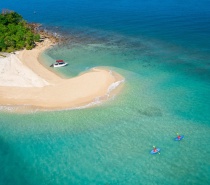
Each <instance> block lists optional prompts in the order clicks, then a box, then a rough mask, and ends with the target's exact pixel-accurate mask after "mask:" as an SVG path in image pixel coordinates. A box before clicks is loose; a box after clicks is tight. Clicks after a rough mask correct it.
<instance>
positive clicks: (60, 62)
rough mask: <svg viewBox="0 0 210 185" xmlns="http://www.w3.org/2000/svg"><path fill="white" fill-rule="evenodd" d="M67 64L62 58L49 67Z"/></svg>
mask: <svg viewBox="0 0 210 185" xmlns="http://www.w3.org/2000/svg"><path fill="white" fill-rule="evenodd" d="M66 65H68V63H66V62H64V61H63V60H56V63H55V64H52V65H51V66H50V67H63V66H66Z"/></svg>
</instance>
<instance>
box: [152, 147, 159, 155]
mask: <svg viewBox="0 0 210 185" xmlns="http://www.w3.org/2000/svg"><path fill="white" fill-rule="evenodd" d="M158 152H160V148H156V152H154V150H151V152H150V153H151V154H157V153H158Z"/></svg>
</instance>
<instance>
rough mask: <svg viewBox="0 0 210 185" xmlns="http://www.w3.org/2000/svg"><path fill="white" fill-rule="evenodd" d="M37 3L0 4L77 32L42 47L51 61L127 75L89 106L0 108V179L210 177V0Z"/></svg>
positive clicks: (199, 180)
mask: <svg viewBox="0 0 210 185" xmlns="http://www.w3.org/2000/svg"><path fill="white" fill-rule="evenodd" d="M27 2H28V1H27ZM44 2H45V1H44ZM30 3H32V5H33V6H30V7H29V6H28V5H27V3H23V4H22V5H21V6H20V5H17V4H15V3H14V0H13V1H11V2H3V4H1V5H0V7H8V8H9V9H14V10H16V11H18V12H19V13H21V14H22V15H23V16H24V17H25V18H26V19H27V20H28V21H35V22H41V23H43V26H45V27H46V28H48V29H51V30H53V31H56V32H58V33H59V34H62V35H65V36H67V37H68V38H71V39H69V40H67V41H66V43H65V44H64V45H59V46H57V47H54V48H52V49H50V50H48V51H46V52H45V53H44V54H43V55H42V56H41V59H42V60H43V64H44V65H45V66H46V67H49V65H50V64H51V63H52V62H54V60H55V59H64V60H65V61H67V62H68V63H69V65H68V66H67V67H65V68H59V69H51V70H56V72H58V73H59V74H61V75H62V76H65V77H74V76H77V75H78V74H80V73H82V72H84V71H86V70H89V69H90V68H93V67H97V66H104V67H108V68H109V69H110V70H114V71H116V72H118V73H120V74H121V75H122V76H124V77H125V81H124V87H123V89H122V92H121V93H120V94H119V95H117V96H115V97H113V98H112V99H110V100H109V101H107V102H105V103H103V104H98V105H96V106H95V107H92V108H88V109H77V110H65V111H56V112H40V111H35V112H33V113H26V114H17V113H12V112H11V111H8V112H2V111H1V112H0V164H1V168H0V172H1V173H0V184H4V185H7V184H17V185H18V184H34V185H35V184H36V185H37V184H40V185H41V184H49V185H54V184H59V185H61V184H62V185H64V184H110V185H111V184H126V185H127V184H180V183H184V184H202V185H203V184H209V183H210V177H209V175H208V174H209V173H210V157H209V152H210V149H209V147H208V142H209V140H210V116H209V111H210V100H209V94H210V83H209V79H210V71H209V70H210V65H209V61H210V55H209V50H210V42H209V37H208V34H209V31H210V27H209V25H210V24H209V22H210V19H209V17H210V13H209V12H210V11H209V10H210V6H209V1H206V0H201V1H199V2H198V1H194V0H193V1H185V2H180V1H174V0H171V1H162V2H161V3H160V2H159V1H155V0H153V1H150V2H147V1H143V0H142V1H134V0H130V1H129V0H125V1H104V0H102V1H99V2H98V1H93V0H78V1H75V0H70V1H64V0H62V1H59V3H58V1H56V0H53V1H50V2H48V1H46V2H45V3H43V1H41V0H37V1H36V2H34V1H30ZM46 7H47V8H46ZM55 10H56V11H55ZM34 11H36V13H34ZM58 12H62V13H60V14H59V16H58ZM56 26H57V27H56ZM177 132H178V133H180V134H183V135H185V139H184V140H182V141H180V142H175V141H174V137H176V133H177ZM154 145H155V146H156V147H159V148H161V152H160V155H158V154H157V155H151V154H150V150H151V149H152V147H153V146H154ZM11 177H12V178H11Z"/></svg>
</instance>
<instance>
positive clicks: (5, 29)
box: [0, 11, 40, 52]
mask: <svg viewBox="0 0 210 185" xmlns="http://www.w3.org/2000/svg"><path fill="white" fill-rule="evenodd" d="M39 40H40V35H39V34H37V33H35V32H34V30H33V29H31V27H30V26H28V24H27V22H26V21H25V20H24V19H23V17H22V16H21V15H20V14H18V13H16V12H13V11H6V12H3V13H1V14H0V51H2V52H13V51H15V50H20V49H24V48H26V49H28V50H30V49H32V48H34V47H35V42H38V41H39Z"/></svg>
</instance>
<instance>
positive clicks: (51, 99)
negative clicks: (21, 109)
mask: <svg viewBox="0 0 210 185" xmlns="http://www.w3.org/2000/svg"><path fill="white" fill-rule="evenodd" d="M51 45H52V42H51V41H50V40H49V39H45V40H44V41H43V42H42V43H39V44H38V45H37V46H36V47H35V48H34V49H32V50H22V51H19V52H17V53H16V54H8V56H7V57H5V58H4V57H0V75H1V78H0V106H22V105H24V106H25V105H26V106H32V107H36V108H40V109H47V110H60V109H66V108H74V107H79V106H84V105H87V104H89V103H91V102H93V101H95V100H96V99H97V98H99V97H106V96H107V94H108V93H109V92H108V91H109V90H110V87H111V86H112V85H113V84H115V83H118V84H120V83H119V82H122V81H123V77H122V76H121V75H119V74H118V73H116V72H114V71H110V70H107V69H104V68H98V67H97V68H93V69H91V70H89V71H87V72H84V73H82V74H81V75H79V76H77V77H74V78H70V79H64V78H62V77H60V76H59V75H57V74H56V73H54V72H52V71H50V70H48V69H47V68H45V67H44V66H43V65H42V64H41V63H40V62H39V60H38V58H39V55H40V54H41V53H42V52H43V51H44V50H46V49H48V48H49V47H51ZM102 99H103V98H102Z"/></svg>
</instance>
